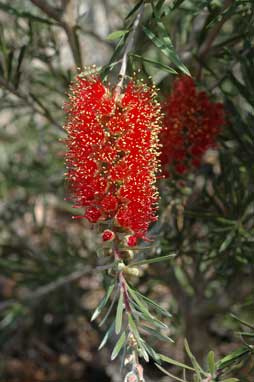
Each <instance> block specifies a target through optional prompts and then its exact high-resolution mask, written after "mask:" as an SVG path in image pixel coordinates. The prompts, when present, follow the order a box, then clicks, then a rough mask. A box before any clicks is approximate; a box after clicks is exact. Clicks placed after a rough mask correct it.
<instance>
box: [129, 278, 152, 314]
mask: <svg viewBox="0 0 254 382" xmlns="http://www.w3.org/2000/svg"><path fill="white" fill-rule="evenodd" d="M127 288H128V291H129V293H130V295H131V297H132V298H133V300H134V301H135V302H136V303H137V305H138V307H139V309H140V310H141V312H143V313H145V314H146V315H147V316H149V317H150V318H151V319H152V320H153V319H154V317H153V315H152V314H151V313H150V312H149V310H148V309H147V307H146V306H145V305H144V304H143V302H142V301H141V300H140V299H139V298H138V296H137V295H136V293H135V292H134V290H133V289H131V288H130V287H129V285H128V286H127Z"/></svg>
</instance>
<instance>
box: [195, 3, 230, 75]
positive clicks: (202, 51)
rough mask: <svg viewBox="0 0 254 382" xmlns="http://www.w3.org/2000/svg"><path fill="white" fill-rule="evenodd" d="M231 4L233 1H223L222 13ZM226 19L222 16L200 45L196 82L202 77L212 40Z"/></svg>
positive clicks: (225, 16)
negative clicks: (203, 63) (203, 64)
mask: <svg viewBox="0 0 254 382" xmlns="http://www.w3.org/2000/svg"><path fill="white" fill-rule="evenodd" d="M233 2H234V0H225V3H224V6H223V9H222V12H223V11H224V10H225V9H227V8H228V7H230V6H231V5H232V4H233ZM227 18H228V16H227V15H224V16H223V17H222V19H221V20H220V22H219V23H218V24H216V25H215V26H214V28H212V29H211V30H210V32H209V33H208V36H207V38H206V40H205V42H204V43H203V45H201V47H200V49H199V61H200V63H199V66H198V70H197V80H200V79H201V75H202V62H204V60H205V58H206V56H207V54H208V53H209V51H210V49H211V47H212V45H213V42H214V40H215V39H216V38H217V36H218V34H219V33H220V31H221V29H222V27H223V25H224V23H225V22H226V21H227Z"/></svg>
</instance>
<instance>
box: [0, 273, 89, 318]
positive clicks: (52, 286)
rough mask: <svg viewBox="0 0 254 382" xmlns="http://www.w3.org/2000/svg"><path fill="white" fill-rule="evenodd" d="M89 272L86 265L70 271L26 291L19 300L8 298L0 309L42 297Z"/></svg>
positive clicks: (0, 305)
mask: <svg viewBox="0 0 254 382" xmlns="http://www.w3.org/2000/svg"><path fill="white" fill-rule="evenodd" d="M89 273H91V267H88V266H87V267H84V268H83V269H81V270H79V271H74V272H73V273H70V274H69V275H67V276H62V277H59V279H57V280H55V281H52V282H51V283H49V284H47V285H44V286H42V287H39V288H38V289H37V290H35V291H34V292H29V293H27V294H26V295H25V296H24V297H22V298H20V299H19V300H8V301H5V302H3V303H0V311H1V310H3V309H6V308H8V307H10V306H12V305H15V304H18V303H27V302H31V301H34V300H38V299H40V298H41V297H44V296H46V295H47V294H49V293H51V292H54V291H55V290H56V289H59V288H62V287H63V286H64V285H66V284H70V283H72V282H74V281H77V280H78V279H80V278H81V277H83V276H85V275H87V274H89Z"/></svg>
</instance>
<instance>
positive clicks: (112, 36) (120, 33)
mask: <svg viewBox="0 0 254 382" xmlns="http://www.w3.org/2000/svg"><path fill="white" fill-rule="evenodd" d="M127 33H129V31H128V30H127V29H125V30H118V31H114V32H112V33H110V34H109V35H108V36H107V37H106V40H108V41H114V40H119V38H121V37H122V36H124V35H126V34H127Z"/></svg>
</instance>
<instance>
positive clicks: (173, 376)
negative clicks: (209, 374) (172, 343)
mask: <svg viewBox="0 0 254 382" xmlns="http://www.w3.org/2000/svg"><path fill="white" fill-rule="evenodd" d="M155 366H156V367H158V369H160V371H162V372H163V373H164V374H166V375H168V376H169V377H171V378H173V379H174V380H176V381H179V382H187V381H185V380H183V379H182V378H179V377H177V376H175V375H174V374H171V373H169V372H168V371H167V370H166V369H164V368H163V367H162V366H160V365H158V364H157V363H155Z"/></svg>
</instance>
